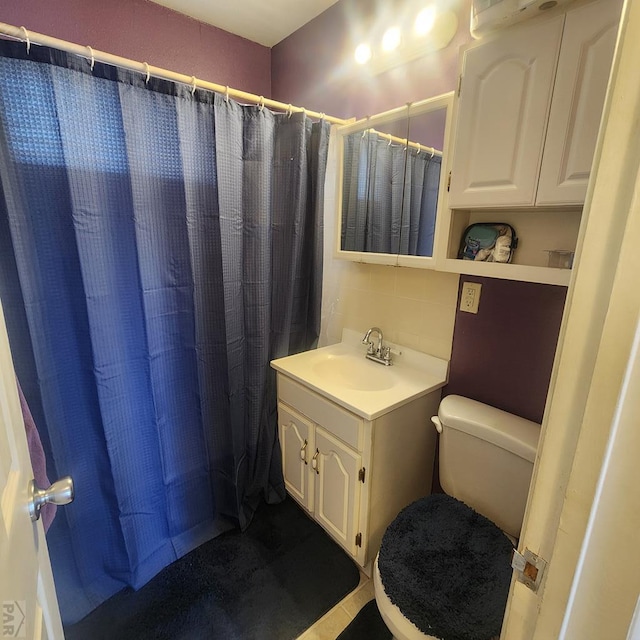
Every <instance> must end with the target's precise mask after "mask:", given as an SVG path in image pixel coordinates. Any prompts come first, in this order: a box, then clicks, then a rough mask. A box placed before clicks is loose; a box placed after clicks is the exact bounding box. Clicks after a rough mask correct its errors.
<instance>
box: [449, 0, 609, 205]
mask: <svg viewBox="0 0 640 640" xmlns="http://www.w3.org/2000/svg"><path fill="white" fill-rule="evenodd" d="M619 18H620V2H619V1H618V0H598V1H596V2H590V3H585V2H583V3H578V4H577V5H576V6H575V8H572V9H570V10H569V11H568V12H567V13H566V14H563V13H557V14H556V15H553V16H550V17H549V18H546V19H545V18H538V19H535V20H532V21H531V22H528V23H526V24H525V25H522V26H518V27H514V28H512V29H506V30H504V31H502V32H499V33H498V34H496V36H495V37H494V38H493V39H491V40H489V41H487V42H484V41H481V42H479V43H475V44H473V45H472V46H471V47H469V48H468V49H467V50H466V51H465V52H464V55H463V62H462V73H461V84H460V96H459V99H458V104H457V119H456V133H455V143H454V150H453V159H452V167H451V185H450V193H449V206H450V207H451V208H453V209H462V208H486V207H508V206H539V205H582V204H583V203H584V198H585V194H586V188H587V183H588V180H589V173H590V169H591V163H592V160H593V153H594V149H595V143H596V137H597V134H598V129H599V125H600V116H601V113H602V107H603V104H604V98H605V93H606V88H607V82H608V78H609V71H610V67H611V61H612V59H613V51H614V46H615V38H616V33H617V25H618V21H619Z"/></svg>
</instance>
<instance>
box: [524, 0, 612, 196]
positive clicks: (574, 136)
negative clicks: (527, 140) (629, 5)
mask: <svg viewBox="0 0 640 640" xmlns="http://www.w3.org/2000/svg"><path fill="white" fill-rule="evenodd" d="M620 5H621V2H619V1H618V0H601V1H600V2H596V3H593V4H587V5H582V6H578V8H577V9H574V10H573V11H569V12H568V13H567V18H566V21H565V28H564V33H563V35H562V48H561V49H560V60H559V61H558V72H557V73H556V82H555V88H554V90H553V99H552V101H551V112H550V114H549V126H548V128H547V137H546V142H545V145H544V156H543V158H542V168H541V169H540V182H539V184H538V195H537V196H536V203H537V204H583V203H584V200H585V197H586V194H587V185H588V183H589V176H590V174H591V164H592V162H593V152H594V150H595V148H596V139H597V137H598V130H599V127H600V118H601V116H602V107H603V105H604V97H605V94H606V92H607V83H608V81H609V72H610V70H611V61H612V60H613V51H614V48H615V44H616V35H617V33H618V22H619V20H620Z"/></svg>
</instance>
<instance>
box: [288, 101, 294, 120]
mask: <svg viewBox="0 0 640 640" xmlns="http://www.w3.org/2000/svg"><path fill="white" fill-rule="evenodd" d="M292 115H293V105H292V104H291V103H289V108H288V109H287V118H290V117H291V116H292Z"/></svg>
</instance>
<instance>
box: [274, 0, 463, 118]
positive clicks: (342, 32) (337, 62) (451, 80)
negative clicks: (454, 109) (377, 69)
mask: <svg viewBox="0 0 640 640" xmlns="http://www.w3.org/2000/svg"><path fill="white" fill-rule="evenodd" d="M403 4H406V2H402V0H387V1H386V2H372V0H340V1H339V2H337V3H336V4H335V5H333V6H332V7H330V8H329V9H327V10H326V11H325V12H324V13H322V14H321V15H319V16H318V17H317V18H315V19H314V20H312V21H311V22H309V23H308V24H307V25H305V26H304V27H302V28H301V29H298V31H296V32H295V33H293V34H291V35H290V36H289V37H288V38H286V39H285V40H283V41H282V42H280V43H279V44H277V45H276V46H275V47H274V48H273V49H272V51H271V71H272V88H273V96H272V97H273V98H275V99H276V100H280V101H282V102H286V103H289V102H291V103H292V104H296V105H299V106H303V107H307V108H309V109H313V110H316V111H320V112H325V113H328V114H331V115H333V116H339V117H343V118H350V117H352V116H356V117H357V118H362V117H364V116H366V115H372V114H374V113H380V112H381V111H386V110H388V109H391V108H393V107H397V106H399V105H402V104H405V103H407V102H416V101H418V100H421V99H423V98H427V97H430V96H436V95H438V94H441V93H446V92H447V91H452V90H453V89H455V87H456V84H457V83H456V77H457V67H458V49H459V48H460V45H462V44H464V43H466V42H469V41H470V40H471V37H470V35H469V7H470V0H460V1H459V2H456V3H454V4H456V5H457V6H458V10H457V13H458V21H459V26H458V32H457V33H456V35H455V36H454V39H453V41H452V42H451V44H449V46H448V47H447V48H446V49H444V50H442V51H439V52H436V53H434V54H430V55H426V56H424V57H423V58H420V59H418V60H415V61H413V62H410V63H409V64H407V65H405V66H402V67H396V68H394V69H390V70H389V71H386V72H384V73H381V74H380V75H377V76H374V77H371V76H369V75H368V74H366V72H364V71H363V70H362V69H359V70H358V71H357V73H353V72H352V69H353V65H352V60H353V51H354V49H355V47H356V45H357V44H358V43H359V42H360V40H361V39H363V38H364V36H365V33H366V31H367V30H368V29H369V26H370V25H372V24H374V22H375V21H376V20H378V22H380V21H383V22H388V23H389V24H390V23H391V21H392V20H393V16H394V15H395V14H397V13H398V12H399V11H400V10H401V8H402V5H403Z"/></svg>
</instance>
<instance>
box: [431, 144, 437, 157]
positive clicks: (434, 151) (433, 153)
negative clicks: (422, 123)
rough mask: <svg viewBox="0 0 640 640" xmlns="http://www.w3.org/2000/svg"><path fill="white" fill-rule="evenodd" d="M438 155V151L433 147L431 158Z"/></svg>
mask: <svg viewBox="0 0 640 640" xmlns="http://www.w3.org/2000/svg"><path fill="white" fill-rule="evenodd" d="M435 155H436V150H435V149H434V147H431V158H433V156H435Z"/></svg>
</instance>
